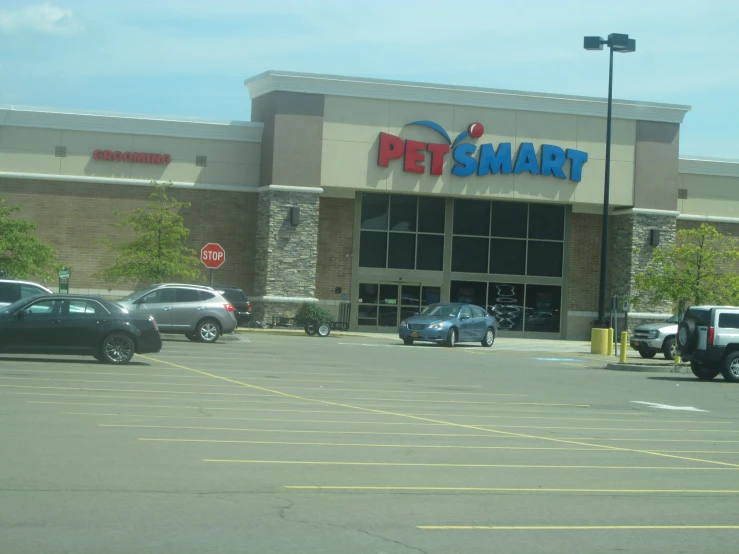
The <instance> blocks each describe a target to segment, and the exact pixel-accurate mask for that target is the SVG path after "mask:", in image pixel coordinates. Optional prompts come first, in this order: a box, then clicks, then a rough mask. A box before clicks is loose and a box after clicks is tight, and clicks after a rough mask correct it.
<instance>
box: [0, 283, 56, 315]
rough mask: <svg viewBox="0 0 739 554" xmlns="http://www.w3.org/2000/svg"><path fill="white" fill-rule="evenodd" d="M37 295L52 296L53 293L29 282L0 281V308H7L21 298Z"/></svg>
mask: <svg viewBox="0 0 739 554" xmlns="http://www.w3.org/2000/svg"><path fill="white" fill-rule="evenodd" d="M37 294H53V292H52V291H50V290H49V289H47V288H46V287H44V286H42V285H39V284H38V283H32V282H31V281H18V280H15V279H0V308H3V307H5V306H8V305H10V304H12V303H13V302H15V301H17V300H20V299H22V298H28V297H29V296H35V295H37Z"/></svg>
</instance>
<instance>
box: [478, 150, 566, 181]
mask: <svg viewBox="0 0 739 554" xmlns="http://www.w3.org/2000/svg"><path fill="white" fill-rule="evenodd" d="M562 156H563V157H562V163H564V152H562ZM511 171H512V170H511V143H510V142H502V143H500V144H499V145H498V151H497V152H496V151H495V150H494V149H493V145H492V144H483V145H482V146H480V161H479V162H478V163H477V174H478V175H481V176H482V175H488V174H490V173H493V174H494V175H495V174H497V173H498V172H500V173H502V174H504V175H505V174H508V173H510V172H511Z"/></svg>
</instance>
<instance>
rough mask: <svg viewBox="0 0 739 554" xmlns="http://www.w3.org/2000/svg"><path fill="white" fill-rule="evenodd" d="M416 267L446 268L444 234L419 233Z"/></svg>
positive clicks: (436, 269) (428, 268) (427, 268)
mask: <svg viewBox="0 0 739 554" xmlns="http://www.w3.org/2000/svg"><path fill="white" fill-rule="evenodd" d="M417 248H418V255H417V257H416V269H426V270H431V271H441V270H442V269H444V235H418V246H417Z"/></svg>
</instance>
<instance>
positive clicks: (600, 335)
mask: <svg viewBox="0 0 739 554" xmlns="http://www.w3.org/2000/svg"><path fill="white" fill-rule="evenodd" d="M607 352H608V329H600V328H595V329H593V330H592V331H591V333H590V353H591V354H599V355H601V356H605V355H606V353H607Z"/></svg>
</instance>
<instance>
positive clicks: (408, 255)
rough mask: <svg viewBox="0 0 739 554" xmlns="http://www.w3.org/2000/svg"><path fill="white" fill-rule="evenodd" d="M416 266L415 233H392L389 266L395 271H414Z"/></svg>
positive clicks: (389, 247)
mask: <svg viewBox="0 0 739 554" xmlns="http://www.w3.org/2000/svg"><path fill="white" fill-rule="evenodd" d="M415 264H416V235H415V233H390V244H389V246H388V258H387V266H388V267H391V268H393V269H413V268H414V267H415Z"/></svg>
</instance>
